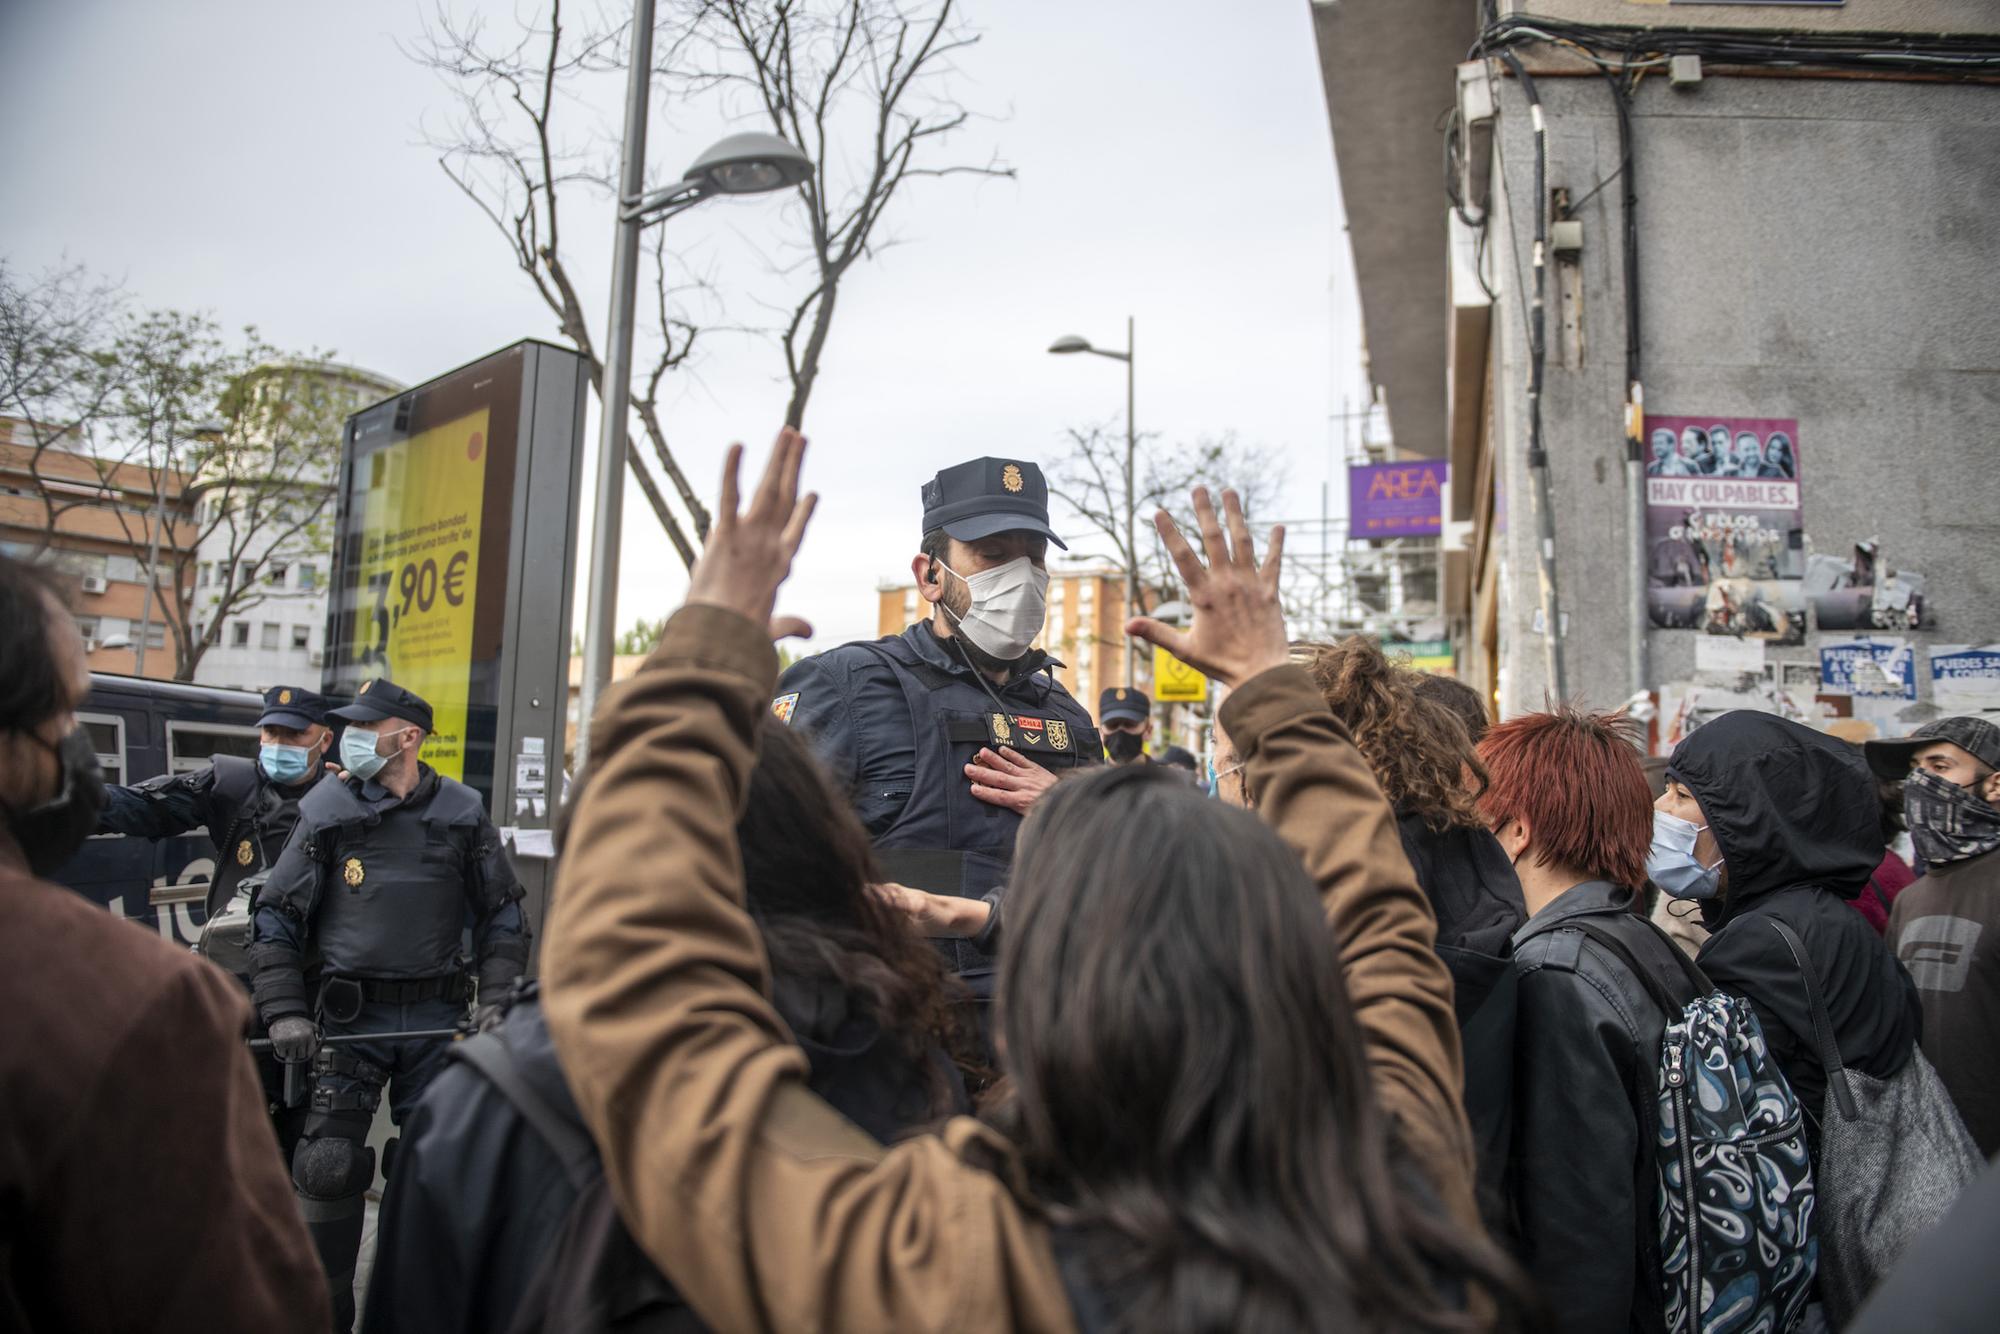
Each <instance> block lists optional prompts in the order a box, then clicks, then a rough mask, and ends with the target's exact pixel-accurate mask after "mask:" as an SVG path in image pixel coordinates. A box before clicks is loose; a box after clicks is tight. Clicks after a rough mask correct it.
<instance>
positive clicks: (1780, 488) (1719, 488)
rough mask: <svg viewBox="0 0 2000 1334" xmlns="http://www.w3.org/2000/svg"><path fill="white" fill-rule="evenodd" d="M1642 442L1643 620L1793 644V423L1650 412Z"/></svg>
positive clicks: (1798, 543) (1799, 574) (1798, 535)
mask: <svg viewBox="0 0 2000 1334" xmlns="http://www.w3.org/2000/svg"><path fill="white" fill-rule="evenodd" d="M1646 439H1647V448H1648V451H1649V452H1648V456H1647V462H1646V533H1647V540H1648V543H1649V550H1648V555H1647V572H1646V602H1647V610H1648V613H1649V614H1650V616H1651V619H1652V622H1653V624H1654V625H1656V626H1658V627H1660V628H1661V629H1667V630H1699V631H1702V632H1704V633H1707V634H1714V635H1732V636H1735V637H1737V638H1748V639H1763V640H1769V641H1771V642H1773V643H1780V644H1798V643H1803V642H1804V640H1805V598H1804V591H1803V583H1802V579H1803V576H1804V573H1805V525H1804V522H1803V519H1802V516H1801V510H1800V495H1799V425H1798V421H1797V419H1795V418H1789V417H1725V416H1719V415H1709V416H1701V417H1668V416H1648V417H1647V418H1646Z"/></svg>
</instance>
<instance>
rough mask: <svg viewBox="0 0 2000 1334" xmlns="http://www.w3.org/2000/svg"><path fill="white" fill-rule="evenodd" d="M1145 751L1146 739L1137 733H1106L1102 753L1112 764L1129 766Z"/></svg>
mask: <svg viewBox="0 0 2000 1334" xmlns="http://www.w3.org/2000/svg"><path fill="white" fill-rule="evenodd" d="M1145 749H1146V738H1144V737H1142V736H1140V735H1139V734H1138V733H1137V732H1106V733H1105V734H1104V752H1105V754H1107V755H1109V756H1110V757H1111V762H1112V763H1113V764H1130V763H1131V762H1132V761H1134V760H1136V759H1138V758H1139V755H1140V752H1142V751H1144V750H1145Z"/></svg>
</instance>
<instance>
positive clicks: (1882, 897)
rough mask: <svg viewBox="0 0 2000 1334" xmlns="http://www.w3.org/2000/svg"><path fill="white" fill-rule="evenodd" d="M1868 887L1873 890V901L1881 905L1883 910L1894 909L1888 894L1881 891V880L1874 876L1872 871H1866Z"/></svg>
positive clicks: (1890, 910) (1891, 910)
mask: <svg viewBox="0 0 2000 1334" xmlns="http://www.w3.org/2000/svg"><path fill="white" fill-rule="evenodd" d="M1868 888H1869V889H1870V890H1871V891H1873V892H1874V895H1875V901H1876V902H1877V903H1879V904H1881V905H1882V911H1883V912H1885V913H1887V912H1894V911H1895V908H1894V907H1893V906H1892V905H1891V904H1890V902H1889V896H1888V895H1887V894H1885V893H1883V892H1882V882H1881V881H1879V880H1877V879H1876V878H1875V873H1874V872H1873V871H1870V872H1869V873H1868Z"/></svg>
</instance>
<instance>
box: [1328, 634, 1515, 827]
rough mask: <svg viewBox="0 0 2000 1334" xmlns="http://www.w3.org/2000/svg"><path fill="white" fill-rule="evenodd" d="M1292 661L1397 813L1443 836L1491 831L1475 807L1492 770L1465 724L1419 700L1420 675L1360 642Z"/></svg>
mask: <svg viewBox="0 0 2000 1334" xmlns="http://www.w3.org/2000/svg"><path fill="white" fill-rule="evenodd" d="M1292 655H1293V657H1294V659H1295V660H1297V661H1298V662H1299V663H1300V664H1301V665H1302V666H1303V667H1304V668H1305V669H1306V670H1307V671H1308V672H1310V673H1312V678H1313V684H1314V685H1317V686H1318V687H1319V693H1320V694H1321V695H1322V696H1324V697H1325V699H1326V706H1327V707H1328V708H1329V709H1332V710H1333V716H1334V717H1336V718H1338V719H1340V721H1341V722H1342V723H1343V724H1344V725H1345V726H1346V728H1347V730H1348V732H1349V733H1351V734H1352V735H1353V737H1354V744H1355V745H1356V746H1359V747H1360V748H1361V753H1362V755H1364V756H1365V757H1367V760H1368V767H1369V768H1371V769H1373V770H1374V771H1375V781H1376V782H1378V783H1380V784H1381V785H1382V792H1383V795H1385V796H1387V797H1388V798H1389V801H1390V803H1391V804H1392V805H1394V806H1395V808H1396V809H1397V811H1398V812H1414V813H1415V814H1417V815H1420V816H1422V817H1423V820H1424V823H1425V824H1427V825H1429V826H1430V827H1431V828H1432V829H1436V830H1440V831H1442V830H1445V829H1450V828H1452V827H1454V826H1457V827H1461V828H1467V829H1483V828H1485V827H1486V821H1485V820H1484V819H1483V818H1482V817H1481V816H1480V814H1479V807H1478V805H1477V804H1476V803H1477V800H1478V797H1479V794H1480V793H1481V792H1483V791H1484V790H1485V788H1486V784H1487V776H1486V766H1485V765H1483V764H1481V763H1480V762H1479V753H1478V752H1477V751H1476V750H1474V749H1473V746H1472V738H1471V737H1470V736H1469V735H1468V734H1467V733H1466V730H1465V724H1464V723H1463V722H1461V721H1459V719H1458V716H1457V715H1456V714H1454V713H1453V712H1452V711H1451V710H1450V709H1449V708H1446V707H1445V706H1443V705H1441V704H1438V703H1435V702H1433V701H1431V700H1428V699H1425V698H1424V697H1423V696H1422V695H1421V694H1420V693H1419V691H1418V682H1419V675H1418V673H1416V672H1414V671H1412V670H1411V669H1410V668H1409V667H1407V666H1404V665H1403V664H1401V663H1397V662H1393V661H1391V660H1390V658H1389V656H1388V655H1387V654H1385V653H1384V652H1382V649H1381V646H1380V645H1378V644H1376V643H1375V641H1374V640H1371V639H1364V638H1362V637H1361V636H1359V635H1356V636H1354V637H1352V638H1349V639H1344V640H1342V641H1340V642H1339V643H1337V644H1296V645H1294V646H1293V648H1292ZM1467 775H1470V777H1471V781H1470V782H1468V780H1467Z"/></svg>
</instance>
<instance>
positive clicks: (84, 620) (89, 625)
mask: <svg viewBox="0 0 2000 1334" xmlns="http://www.w3.org/2000/svg"><path fill="white" fill-rule="evenodd" d="M76 632H77V633H78V634H80V635H82V636H83V642H84V643H86V644H95V643H96V642H97V641H98V640H99V639H101V638H103V636H101V635H99V634H98V633H97V618H96V617H95V616H79V617H77V618H76Z"/></svg>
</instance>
